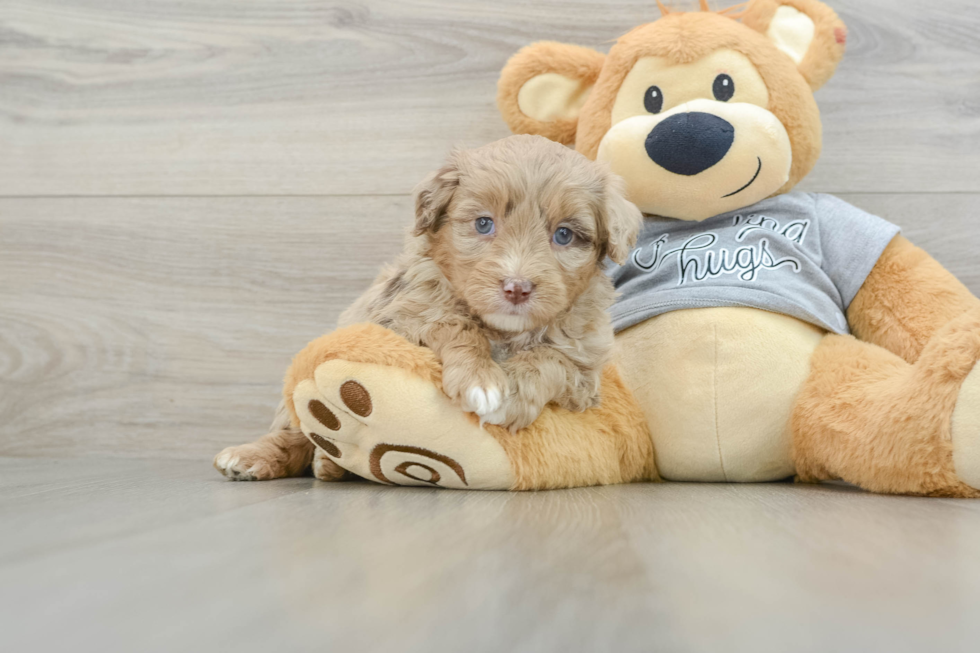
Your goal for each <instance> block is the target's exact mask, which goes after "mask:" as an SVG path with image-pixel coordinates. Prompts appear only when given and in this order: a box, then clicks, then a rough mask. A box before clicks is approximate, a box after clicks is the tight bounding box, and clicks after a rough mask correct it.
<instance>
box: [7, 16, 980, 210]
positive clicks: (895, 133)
mask: <svg viewBox="0 0 980 653" xmlns="http://www.w3.org/2000/svg"><path fill="white" fill-rule="evenodd" d="M674 4H675V5H676V6H694V5H695V3H694V2H693V1H686V2H685V1H683V0H678V2H676V3H674ZM727 4H730V3H729V2H723V3H722V2H719V3H718V5H719V6H721V5H727ZM830 4H831V5H832V6H833V7H835V8H836V9H837V10H838V11H839V13H840V14H841V15H842V17H843V18H844V19H845V21H846V22H847V23H848V25H849V26H850V40H849V52H848V55H847V57H846V58H845V60H844V63H843V64H842V66H841V69H840V72H839V73H838V75H837V77H836V78H835V79H834V80H832V81H831V82H830V83H829V84H828V85H827V87H825V89H823V90H821V91H820V93H819V96H818V99H819V101H820V103H821V106H822V108H823V115H824V121H825V148H824V156H823V160H822V161H821V162H820V163H819V164H818V166H817V169H816V170H815V171H814V172H813V173H812V175H811V176H810V178H809V179H808V180H806V183H805V185H806V188H808V189H811V190H823V191H827V192H837V193H840V192H884V191H893V192H902V191H919V192H934V191H972V192H977V191H980V176H978V175H977V171H978V170H980V151H978V149H977V147H976V144H977V142H980V103H978V101H977V98H978V97H980V41H978V39H977V38H976V34H977V33H980V6H978V5H977V4H976V3H975V2H974V1H973V0H935V1H934V2H930V3H929V6H928V9H927V10H926V9H924V8H923V5H922V3H921V2H915V1H913V0H904V1H903V2H895V1H894V0H831V2H830ZM657 15H658V13H657V11H656V8H655V6H654V4H653V3H652V2H648V1H642V2H635V1H617V2H596V1H591V2H588V1H581V0H571V1H569V0H562V1H561V2H557V1H548V2H535V3H528V2H524V0H503V1H501V2H491V3H487V2H481V1H477V0H466V1H464V0H433V1H427V2H406V1H403V0H370V1H369V0H356V1H353V2H347V3H343V4H323V3H319V2H310V1H309V0H252V1H250V2H247V3H243V2H241V1H240V0H180V1H179V2H178V1H176V0H132V1H130V2H125V3H121V2H118V1H117V0H86V1H85V2H78V1H77V0H7V1H6V2H4V3H3V5H2V7H0V89H2V90H0V194H2V195H6V196H14V195H17V196H22V195H187V194H194V195H215V194H217V195H227V194H245V195H252V194H338V193H359V194H388V193H405V192H407V191H408V190H409V189H410V188H411V187H412V185H413V184H414V183H415V182H416V181H417V180H418V179H420V178H421V177H422V175H423V174H424V173H425V172H426V171H428V170H429V169H431V168H432V167H434V166H435V165H436V164H437V162H438V161H439V160H440V159H441V158H442V156H443V154H444V152H445V151H446V150H447V149H448V148H449V147H450V146H452V145H454V144H461V145H466V146H472V145H478V144H482V143H485V142H488V141H490V140H494V139H496V138H500V137H502V136H504V135H506V133H507V131H506V128H505V126H504V125H503V123H502V121H501V120H500V118H499V116H498V115H497V111H496V108H495V102H494V95H495V84H496V79H497V75H498V72H499V70H500V68H501V66H502V65H503V63H504V62H505V61H506V59H507V57H508V56H510V55H511V54H512V53H513V52H515V51H516V50H517V49H518V48H519V47H521V46H523V45H526V44H527V43H530V42H532V41H535V40H541V39H554V40H562V41H570V42H577V43H581V44H583V45H589V46H593V47H597V48H599V49H606V48H608V44H609V42H610V41H611V40H612V39H615V38H616V37H617V36H619V35H620V34H622V33H623V32H625V31H626V30H628V29H629V28H631V27H633V26H635V25H637V24H639V23H641V22H644V21H648V20H651V19H653V18H655V17H656V16H657Z"/></svg>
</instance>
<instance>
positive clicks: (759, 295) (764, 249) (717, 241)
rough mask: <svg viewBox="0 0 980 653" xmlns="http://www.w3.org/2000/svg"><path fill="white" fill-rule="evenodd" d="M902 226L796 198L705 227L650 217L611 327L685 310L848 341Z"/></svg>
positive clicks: (814, 198) (809, 196) (620, 272)
mask: <svg viewBox="0 0 980 653" xmlns="http://www.w3.org/2000/svg"><path fill="white" fill-rule="evenodd" d="M898 231H899V229H898V227H896V226H895V225H893V224H891V223H889V222H886V221H885V220H882V219H881V218H879V217H876V216H873V215H871V214H870V213H866V212H864V211H862V210H861V209H859V208H857V207H854V206H851V205H850V204H848V203H847V202H845V201H843V200H841V199H838V198H836V197H834V196H832V195H821V194H814V193H801V192H793V193H787V194H785V195H779V196H776V197H771V198H769V199H766V200H763V201H761V202H759V203H758V204H755V205H753V206H750V207H747V208H744V209H741V210H739V211H733V212H731V213H724V214H722V215H719V216H716V217H714V218H709V219H707V220H704V221H701V222H687V221H682V220H672V219H669V218H655V217H648V218H646V219H645V220H644V224H643V228H642V230H641V231H640V238H639V241H638V243H637V247H636V249H635V250H633V253H632V254H631V255H630V257H629V259H628V260H627V261H626V264H625V265H622V266H619V265H612V267H611V268H610V270H609V274H610V276H611V277H612V280H613V283H614V284H615V286H616V289H617V290H618V291H619V293H620V297H619V299H618V300H617V301H616V304H615V305H614V306H613V308H612V319H613V327H614V328H615V329H616V331H621V330H623V329H625V328H627V327H630V326H633V325H634V324H637V323H639V322H642V321H643V320H646V319H649V318H651V317H654V316H655V315H660V314H661V313H667V312H669V311H676V310H679V309H683V308H702V307H710V306H748V307H751V308H760V309H763V310H766V311H772V312H774V313H782V314H785V315H791V316H793V317H797V318H799V319H801V320H804V321H805V322H809V323H811V324H815V325H817V326H819V327H823V328H824V329H827V330H828V331H833V332H836V333H848V328H847V319H846V318H845V317H844V315H845V312H846V311H847V307H848V305H850V303H851V300H853V299H854V296H855V295H856V294H857V292H858V290H860V288H861V285H862V284H863V283H864V280H865V279H866V278H867V276H868V274H869V273H870V272H871V269H872V268H873V267H874V265H875V263H876V262H877V261H878V258H879V257H880V256H881V253H882V251H884V249H885V247H886V246H887V245H888V243H889V242H890V241H891V239H892V238H894V237H895V235H896V234H897V233H898Z"/></svg>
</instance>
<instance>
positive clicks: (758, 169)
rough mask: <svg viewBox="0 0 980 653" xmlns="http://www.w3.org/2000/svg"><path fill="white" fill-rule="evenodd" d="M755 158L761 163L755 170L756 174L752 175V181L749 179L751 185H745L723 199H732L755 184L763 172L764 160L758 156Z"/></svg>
mask: <svg viewBox="0 0 980 653" xmlns="http://www.w3.org/2000/svg"><path fill="white" fill-rule="evenodd" d="M755 158H756V161H758V162H759V167H758V168H756V169H755V174H754V175H752V179H749V183H747V184H745V185H744V186H742V187H741V188H739V189H738V190H736V191H734V192H731V193H729V194H728V195H722V198H725V197H731V196H732V195H738V194H739V193H741V192H742V191H743V190H745V189H746V188H748V187H749V186H751V185H752V184H753V183H754V182H755V180H756V179H758V178H759V173H760V172H762V158H761V157H758V156H757V157H755Z"/></svg>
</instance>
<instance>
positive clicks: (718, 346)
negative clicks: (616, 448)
mask: <svg viewBox="0 0 980 653" xmlns="http://www.w3.org/2000/svg"><path fill="white" fill-rule="evenodd" d="M822 337H823V331H822V330H820V329H818V328H817V327H814V326H811V325H809V324H805V323H803V322H801V321H799V320H797V319H795V318H791V317H787V316H785V315H777V314H775V313H768V312H765V311H760V310H756V309H751V308H708V309H695V310H683V311H674V312H671V313H665V314H663V315H660V316H658V317H655V318H653V319H650V320H647V321H646V322H642V323H640V324H638V325H636V326H634V327H632V328H630V329H627V330H626V331H624V332H622V333H621V334H620V335H619V336H618V344H619V346H620V348H621V351H622V352H623V355H622V356H621V357H620V366H621V368H622V371H623V377H624V379H625V380H626V382H627V384H628V385H629V386H630V387H631V388H632V389H633V392H634V394H635V395H636V398H637V401H638V402H639V404H640V406H641V407H642V408H643V411H644V414H645V415H646V417H647V420H648V421H649V424H650V432H651V436H652V438H653V443H654V451H655V452H656V456H657V467H658V470H659V472H660V474H661V476H663V478H665V479H667V480H673V481H714V482H720V481H739V482H759V481H774V480H779V479H782V478H786V477H788V476H792V475H793V473H794V465H793V458H792V455H791V444H792V434H791V431H790V413H791V411H792V408H793V405H794V402H795V400H796V395H797V393H798V392H799V389H800V387H801V386H802V384H803V381H804V379H806V377H807V374H808V372H809V361H810V356H811V354H812V352H813V351H814V350H815V349H816V348H817V346H818V345H819V343H820V341H821V339H822Z"/></svg>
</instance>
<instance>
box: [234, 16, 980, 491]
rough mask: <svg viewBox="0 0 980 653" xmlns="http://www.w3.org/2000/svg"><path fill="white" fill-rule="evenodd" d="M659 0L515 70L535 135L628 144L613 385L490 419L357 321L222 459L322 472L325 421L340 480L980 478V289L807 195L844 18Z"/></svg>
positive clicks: (829, 202) (947, 481) (616, 154)
mask: <svg viewBox="0 0 980 653" xmlns="http://www.w3.org/2000/svg"><path fill="white" fill-rule="evenodd" d="M658 5H660V10H661V13H662V16H661V17H660V18H659V19H658V20H656V21H654V22H652V23H649V24H645V25H641V26H639V27H637V28H635V29H633V30H632V31H630V32H629V33H627V34H625V35H624V36H623V37H621V38H620V39H619V40H618V41H617V42H616V43H615V44H614V45H613V46H612V48H611V50H610V52H609V54H608V55H603V54H601V53H599V52H597V51H595V50H591V49H588V48H583V47H579V46H574V45H565V44H560V43H553V42H542V43H537V44H533V45H530V46H528V47H526V48H525V49H523V50H521V51H520V52H518V53H517V54H516V55H515V56H514V57H513V58H512V59H511V60H510V61H509V62H508V63H507V65H506V66H505V68H504V69H503V71H502V73H501V77H500V82H499V86H498V105H499V107H500V111H501V113H502V115H503V117H504V119H505V120H506V122H507V124H508V125H509V126H510V128H511V129H512V130H513V131H514V132H517V133H530V134H538V135H542V136H545V137H547V138H550V139H553V140H556V141H559V142H562V143H565V144H567V145H574V147H575V148H576V149H577V150H578V151H579V152H581V153H583V154H584V155H585V156H587V157H589V158H592V159H598V160H602V161H606V162H607V163H608V164H609V165H610V166H611V168H612V169H613V171H614V172H616V173H617V174H619V175H620V176H621V177H622V178H623V179H624V180H625V183H626V187H627V190H628V196H629V198H630V199H631V200H632V201H633V202H634V203H635V204H636V205H637V206H639V208H640V209H641V210H642V211H643V212H644V214H645V216H646V218H645V224H644V227H643V230H642V232H641V234H640V241H639V242H638V244H637V247H636V249H635V250H634V251H633V252H632V255H631V256H630V257H629V259H628V260H627V261H626V262H625V263H624V264H623V265H611V266H610V274H611V275H612V278H613V280H614V281H615V284H616V286H617V288H618V289H619V291H620V293H621V296H620V298H619V300H618V302H617V304H616V306H615V307H614V308H613V311H612V315H613V322H614V326H615V327H616V329H617V342H618V345H619V348H620V356H619V359H618V366H615V367H614V366H610V367H609V368H607V369H606V370H605V373H604V376H603V385H602V391H601V392H602V396H601V403H600V405H599V406H598V407H596V408H593V409H590V410H587V411H585V412H583V413H571V412H568V411H564V410H561V409H558V408H554V407H551V406H549V407H547V408H546V410H545V411H544V412H543V413H542V415H541V417H540V418H539V419H538V420H537V421H536V422H535V423H534V424H532V425H531V426H530V427H528V428H526V429H524V430H522V431H520V432H518V433H515V434H511V433H508V432H507V431H505V430H503V429H499V428H496V427H493V426H486V427H481V426H480V424H479V422H478V420H477V419H476V418H475V417H474V416H473V415H469V414H465V413H463V412H461V411H460V410H459V409H458V408H457V407H456V406H454V405H453V404H451V403H450V402H449V400H448V399H447V398H446V397H445V396H444V395H443V394H442V393H441V391H440V386H439V383H440V376H439V375H440V370H439V364H438V361H437V360H436V359H435V357H434V356H433V355H432V353H431V352H429V351H428V350H425V349H423V348H421V347H417V346H415V345H412V344H410V343H408V342H406V341H405V340H403V339H401V338H399V337H398V336H396V335H394V334H393V333H391V332H389V331H386V330H385V329H383V328H381V327H378V326H374V325H354V326H350V327H347V328H345V329H341V330H339V331H337V332H334V333H332V334H329V335H327V336H324V337H322V338H320V339H318V340H316V341H314V342H312V343H310V345H309V346H307V348H306V349H304V350H303V351H302V352H301V353H300V354H299V355H298V356H297V357H296V359H295V360H294V362H293V365H292V367H291V368H290V370H289V372H288V373H287V377H286V383H285V388H284V400H285V403H286V406H287V408H288V410H289V413H290V416H291V421H292V429H293V431H290V430H289V429H286V430H282V431H280V432H278V433H272V434H270V435H269V436H266V439H263V440H260V441H259V442H257V443H254V444H252V445H245V446H244V447H238V448H233V449H234V450H233V451H232V450H227V451H230V452H231V453H227V452H223V454H221V455H224V456H225V459H224V463H223V464H224V466H225V467H227V463H228V461H229V460H230V457H231V456H234V457H235V460H236V461H238V462H239V463H240V464H239V468H241V467H243V466H244V467H248V466H249V465H251V466H252V468H253V469H255V470H259V471H258V472H254V473H252V476H253V477H259V478H268V477H272V476H276V475H280V476H281V475H287V474H291V473H299V472H300V471H302V468H303V467H304V465H308V464H309V462H310V458H311V457H313V453H312V448H311V447H309V445H304V446H305V447H306V448H305V449H304V451H305V452H306V453H303V454H302V455H298V457H297V458H296V460H292V459H289V460H286V462H282V461H283V460H285V459H287V458H288V456H287V455H286V454H284V453H282V452H283V451H290V450H289V448H288V446H286V444H284V443H287V444H288V443H289V442H293V441H294V440H295V439H296V438H303V437H305V438H309V440H310V441H312V442H314V443H316V445H317V449H316V453H315V457H314V460H313V465H314V471H315V473H316V475H317V476H318V477H320V478H323V479H340V478H343V477H344V476H345V474H346V473H347V472H353V473H355V474H358V475H360V476H363V477H365V478H368V479H370V480H374V481H377V482H381V483H391V484H415V485H437V486H441V487H452V488H485V489H492V488H499V489H504V488H508V489H543V488H557V487H572V486H579V485H593V484H605V483H623V482H632V481H642V480H655V479H657V478H660V477H662V478H664V479H669V480H678V481H715V482H717V481H723V482H724V481H729V482H735V481H738V482H757V481H772V480H779V479H785V478H789V477H793V476H795V477H796V478H797V479H798V480H800V481H807V482H816V481H820V480H829V479H842V480H844V481H847V482H850V483H853V484H856V485H858V486H860V487H863V488H865V489H867V490H871V491H875V492H885V493H896V494H912V495H926V496H949V497H976V496H980V490H978V488H980V372H976V371H975V370H974V367H975V363H976V361H977V359H978V358H980V301H978V300H977V299H976V298H975V297H973V296H972V295H971V294H970V292H969V291H968V290H967V289H966V288H965V287H964V286H963V285H962V284H961V283H960V282H959V281H957V280H956V279H955V278H954V277H953V276H952V275H950V274H949V273H948V272H946V271H945V270H944V269H943V268H942V267H941V266H940V265H939V264H938V263H937V262H935V261H934V260H933V259H932V258H930V257H929V256H928V255H927V254H926V253H925V252H923V251H922V250H921V249H918V248H916V247H915V246H913V245H912V244H911V243H910V242H908V241H907V240H906V239H905V238H904V237H902V236H901V235H900V234H899V230H898V228H897V227H895V226H894V225H891V224H889V223H888V222H886V221H884V220H882V219H880V218H878V217H875V216H872V215H869V214H867V213H865V212H863V211H861V210H859V209H857V208H855V207H853V206H850V205H848V204H847V203H845V202H843V201H841V200H839V199H837V198H835V197H832V196H828V195H819V194H810V193H802V192H796V191H793V188H794V186H795V185H796V184H797V183H798V182H799V181H800V180H801V179H802V178H803V177H804V176H805V175H806V174H807V173H808V172H809V171H810V170H811V169H812V167H813V165H814V163H815V162H816V160H817V157H818V156H819V153H820V148H821V124H820V115H819V112H818V110H817V106H816V103H815V101H814V98H813V92H814V91H815V90H816V89H817V88H819V87H820V86H821V85H822V84H823V83H824V82H826V81H827V80H828V79H829V78H830V77H831V76H832V75H833V73H834V70H835V68H836V65H837V63H838V61H839V60H840V58H841V56H842V55H843V52H844V46H845V42H846V39H847V31H846V28H845V26H844V24H843V23H842V22H841V21H840V19H839V18H838V17H837V15H836V14H835V13H834V12H833V11H832V10H831V9H830V8H829V7H827V6H826V5H824V4H822V3H821V2H818V1H817V0H751V1H750V2H748V3H746V5H745V6H744V8H743V9H742V11H741V13H736V12H734V11H732V10H726V11H722V12H718V13H715V12H711V11H709V10H708V8H707V6H706V2H704V0H702V10H701V11H695V12H672V11H668V10H667V9H666V8H665V7H664V6H663V5H662V4H660V3H659V2H658ZM299 431H301V432H302V434H303V435H302V436H299V435H296V433H298V432H299ZM291 433H292V434H291ZM290 438H292V439H290ZM263 441H264V442H263ZM287 441H288V442H287ZM221 455H219V458H220V456H221ZM276 456H278V459H277V460H280V462H279V463H277V464H278V466H276V465H273V468H272V470H271V471H269V470H268V469H266V468H265V467H262V465H264V464H267V461H268V460H270V459H273V458H276ZM242 461H244V462H242ZM253 462H254V464H253Z"/></svg>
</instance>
